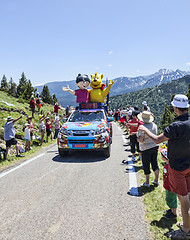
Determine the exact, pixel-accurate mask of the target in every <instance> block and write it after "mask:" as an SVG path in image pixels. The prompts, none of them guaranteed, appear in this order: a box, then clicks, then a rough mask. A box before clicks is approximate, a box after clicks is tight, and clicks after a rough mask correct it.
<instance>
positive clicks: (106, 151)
mask: <svg viewBox="0 0 190 240" xmlns="http://www.w3.org/2000/svg"><path fill="white" fill-rule="evenodd" d="M110 154H111V145H109V146H108V147H107V148H104V150H103V156H104V157H107V158H108V157H110Z"/></svg>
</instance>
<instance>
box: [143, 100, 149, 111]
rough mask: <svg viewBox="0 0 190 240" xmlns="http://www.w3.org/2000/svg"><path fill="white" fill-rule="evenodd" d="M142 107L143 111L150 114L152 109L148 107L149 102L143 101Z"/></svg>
mask: <svg viewBox="0 0 190 240" xmlns="http://www.w3.org/2000/svg"><path fill="white" fill-rule="evenodd" d="M142 105H143V109H142V111H148V112H150V108H149V106H148V105H147V102H146V101H143V102H142Z"/></svg>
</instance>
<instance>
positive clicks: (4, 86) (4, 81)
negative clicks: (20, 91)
mask: <svg viewBox="0 0 190 240" xmlns="http://www.w3.org/2000/svg"><path fill="white" fill-rule="evenodd" d="M8 89H9V87H8V83H7V78H6V77H5V75H3V78H2V80H1V90H4V91H6V90H8Z"/></svg>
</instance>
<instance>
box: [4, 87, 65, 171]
mask: <svg viewBox="0 0 190 240" xmlns="http://www.w3.org/2000/svg"><path fill="white" fill-rule="evenodd" d="M10 104H11V106H9V105H10ZM12 105H13V106H12ZM36 110H37V109H36ZM41 110H42V114H43V115H46V114H47V112H50V113H51V114H50V119H52V118H54V114H53V112H54V106H52V105H49V104H44V105H43V106H42V108H41ZM63 113H64V111H63V110H62V111H60V114H63ZM21 114H23V118H22V119H20V120H19V121H18V122H16V123H15V130H16V139H17V140H18V141H19V143H20V144H21V145H24V132H23V126H24V124H25V123H26V122H27V121H26V118H27V116H26V115H28V116H31V115H32V112H31V111H30V107H29V101H24V102H23V100H19V98H14V97H12V96H10V95H8V94H7V93H6V92H3V91H0V119H1V121H0V146H1V147H2V148H4V149H5V141H4V139H3V136H4V125H5V123H6V119H7V117H8V116H10V115H11V116H13V118H15V119H16V118H18V117H19V116H20V115H21ZM32 122H33V124H35V125H34V129H36V132H34V135H40V134H39V133H38V124H39V113H37V112H36V113H35V115H34V119H33V121H32ZM53 126H54V124H53ZM52 129H54V128H53V127H52ZM45 137H46V134H45ZM44 139H45V138H44ZM49 143H51V140H49ZM32 147H33V151H31V152H34V151H35V150H36V149H35V147H34V146H32ZM9 153H10V154H9V156H8V159H9V160H11V161H14V160H16V157H15V147H14V146H12V147H11V151H10V152H9ZM24 155H27V154H26V153H25V154H24ZM3 164H5V163H3ZM1 165H2V163H0V167H1Z"/></svg>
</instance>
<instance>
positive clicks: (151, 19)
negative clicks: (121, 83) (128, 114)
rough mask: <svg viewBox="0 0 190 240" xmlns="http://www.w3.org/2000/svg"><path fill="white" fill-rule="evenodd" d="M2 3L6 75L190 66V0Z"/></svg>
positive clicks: (57, 76) (36, 77)
mask: <svg viewBox="0 0 190 240" xmlns="http://www.w3.org/2000/svg"><path fill="white" fill-rule="evenodd" d="M0 9H1V14H0V31H1V37H0V78H1V79H2V77H3V75H5V76H6V77H7V80H9V79H10V77H12V78H13V80H14V81H15V82H16V83H18V81H19V78H20V77H21V73H22V72H24V73H25V75H26V78H27V79H30V80H31V82H32V84H33V85H34V86H35V85H39V84H44V83H47V82H53V81H66V80H74V79H75V78H76V76H77V74H78V73H86V74H89V75H90V74H91V73H92V74H94V73H95V72H98V73H103V74H104V79H105V78H108V79H114V78H116V77H120V76H127V77H132V76H139V75H148V74H152V73H154V72H156V71H157V70H159V69H160V68H169V69H173V70H176V69H180V70H186V71H190V31H189V29H190V19H189V10H190V1H189V0H130V1H129V0H117V1H116V0H109V1H108V0H96V1H89V0H67V1H66V0H53V1H52V0H51V1H50V0H32V1H31V0H30V1H29V0H8V1H1V3H0Z"/></svg>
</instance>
